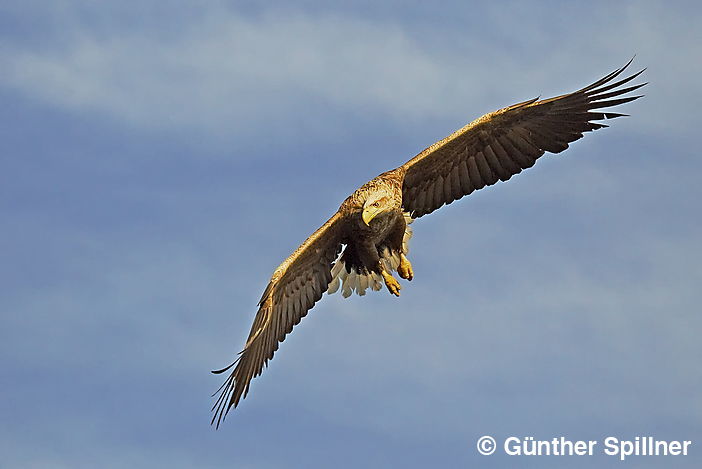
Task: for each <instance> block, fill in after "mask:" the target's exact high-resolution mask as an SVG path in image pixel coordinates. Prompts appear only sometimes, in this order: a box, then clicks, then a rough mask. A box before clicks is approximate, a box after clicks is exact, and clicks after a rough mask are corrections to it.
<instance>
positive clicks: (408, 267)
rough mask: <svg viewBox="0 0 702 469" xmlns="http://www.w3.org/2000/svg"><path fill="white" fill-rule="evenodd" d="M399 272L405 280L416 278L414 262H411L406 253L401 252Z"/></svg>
mask: <svg viewBox="0 0 702 469" xmlns="http://www.w3.org/2000/svg"><path fill="white" fill-rule="evenodd" d="M397 273H398V274H399V275H400V277H402V278H403V279H405V280H410V281H411V280H412V279H413V278H414V271H413V270H412V264H410V261H409V259H407V257H405V255H404V254H400V265H399V266H398V267H397Z"/></svg>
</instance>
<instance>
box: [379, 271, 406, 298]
mask: <svg viewBox="0 0 702 469" xmlns="http://www.w3.org/2000/svg"><path fill="white" fill-rule="evenodd" d="M380 274H381V275H382V276H383V280H385V286H386V287H388V291H390V294H392V295H395V296H400V290H402V287H401V286H400V282H398V281H397V280H395V277H393V276H392V274H390V273H389V272H388V271H387V270H385V269H382V270H381V271H380Z"/></svg>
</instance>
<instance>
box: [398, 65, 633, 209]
mask: <svg viewBox="0 0 702 469" xmlns="http://www.w3.org/2000/svg"><path fill="white" fill-rule="evenodd" d="M632 60H633V59H632ZM630 63H631V60H630V61H629V63H627V64H626V65H625V66H624V67H622V68H620V69H618V70H615V71H614V72H612V73H610V74H609V75H607V76H605V77H604V78H602V79H600V80H598V81H596V82H595V83H593V84H591V85H589V86H586V87H585V88H583V89H581V90H578V91H575V92H573V93H569V94H564V95H562V96H557V97H555V98H551V99H545V100H542V101H539V100H538V98H536V99H532V100H529V101H525V102H523V103H519V104H515V105H513V106H510V107H506V108H504V109H500V110H499V111H495V112H491V113H489V114H486V115H484V116H482V117H480V118H479V119H476V120H475V121H473V122H471V123H470V124H468V125H467V126H465V127H463V128H462V129H460V130H458V131H456V132H454V133H453V134H451V135H449V136H448V137H446V138H445V139H443V140H441V141H439V142H437V143H435V144H434V145H432V146H430V147H429V148H427V149H426V150H424V151H423V152H421V153H420V154H419V155H417V156H415V157H414V158H412V159H411V160H409V161H408V162H407V163H405V164H404V165H403V167H404V169H405V171H406V172H405V178H404V183H403V188H402V199H403V207H404V209H405V210H406V211H408V212H410V213H411V215H412V216H413V217H415V218H417V217H421V216H422V215H426V214H428V213H431V212H433V211H434V210H436V209H438V208H439V207H441V206H442V205H444V204H450V203H451V202H453V201H454V200H458V199H460V198H461V197H463V196H464V195H468V194H470V193H471V192H473V191H474V190H476V189H482V188H483V187H485V186H489V185H491V184H494V183H496V182H497V181H506V180H508V179H509V178H510V177H512V176H513V175H515V174H517V173H519V172H521V171H522V170H523V169H526V168H529V167H531V166H533V165H534V162H535V161H536V159H537V158H539V157H540V156H541V155H543V154H544V152H546V151H549V152H552V153H559V152H561V151H563V150H565V149H566V148H568V144H569V143H570V142H573V141H575V140H577V139H579V138H581V137H582V136H583V132H589V131H591V130H596V129H599V128H602V127H607V125H605V124H600V123H596V122H592V121H598V120H603V119H611V118H615V117H620V116H624V115H625V114H618V113H614V112H593V110H596V109H603V108H609V107H612V106H617V105H619V104H624V103H627V102H629V101H633V100H635V99H637V98H639V97H640V96H628V97H619V98H617V96H620V95H623V94H625V93H628V92H631V91H634V90H636V89H637V88H640V87H642V86H644V85H645V84H646V83H643V84H640V85H636V86H629V87H626V88H623V87H622V85H624V84H625V83H628V82H630V81H631V80H633V79H634V78H636V77H637V76H639V74H641V73H642V72H643V70H641V71H640V72H638V73H636V74H634V75H632V76H629V77H627V78H624V79H623V80H619V81H617V82H615V83H611V82H612V80H614V79H615V78H616V77H617V76H618V75H619V74H621V73H622V72H623V71H624V69H626V68H627V67H628V66H629V64H630Z"/></svg>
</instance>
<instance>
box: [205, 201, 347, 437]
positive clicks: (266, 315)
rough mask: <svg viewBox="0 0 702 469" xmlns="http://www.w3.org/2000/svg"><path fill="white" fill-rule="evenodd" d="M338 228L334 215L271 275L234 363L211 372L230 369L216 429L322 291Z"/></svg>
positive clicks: (215, 418)
mask: <svg viewBox="0 0 702 469" xmlns="http://www.w3.org/2000/svg"><path fill="white" fill-rule="evenodd" d="M344 223H345V220H344V217H343V216H342V215H341V214H340V213H339V212H337V213H336V214H334V216H333V217H331V218H330V219H329V220H328V221H327V222H326V223H325V224H324V225H322V227H321V228H319V229H318V230H317V231H315V232H314V234H312V236H310V237H309V238H307V240H306V241H305V242H304V243H302V245H301V246H300V247H299V248H297V250H295V252H294V253H293V254H292V255H291V256H290V257H288V258H287V259H286V260H285V261H284V262H283V263H282V264H280V266H279V267H278V268H277V269H276V270H275V272H274V273H273V276H272V277H271V281H270V282H269V283H268V286H267V287H266V289H265V291H264V292H263V296H262V297H261V300H260V301H259V303H258V304H259V309H258V313H257V314H256V318H255V319H254V322H253V326H252V327H251V332H250V333H249V338H248V340H247V341H246V345H245V346H244V350H242V351H241V352H240V353H239V357H238V358H237V359H236V361H234V363H232V364H231V365H229V366H228V367H226V368H223V369H221V370H218V371H213V373H216V374H219V373H224V372H225V371H227V370H229V369H230V368H232V367H234V370H233V371H232V372H231V374H230V375H229V377H228V378H227V380H226V381H225V382H224V384H222V386H221V387H220V388H219V390H217V392H216V393H215V395H217V394H219V396H218V398H217V401H216V402H215V404H214V406H213V407H212V410H213V411H214V413H215V414H214V416H213V417H212V423H215V421H216V422H217V427H219V424H220V422H221V421H222V419H223V418H224V417H225V416H226V415H227V413H228V412H229V409H231V408H232V406H233V407H236V406H237V405H238V404H239V400H240V399H242V398H244V397H246V394H247V393H248V391H249V385H250V384H251V380H252V379H253V378H255V377H256V376H258V375H260V374H261V371H262V370H263V365H267V364H268V360H270V359H271V358H273V354H274V353H275V351H276V350H278V346H279V344H280V342H282V341H283V340H285V336H286V335H288V334H289V333H290V332H291V331H292V328H293V326H295V325H297V324H298V323H299V322H300V320H301V319H302V318H303V317H305V316H306V315H307V311H309V310H310V309H311V308H312V307H313V306H314V304H315V303H316V302H317V301H319V299H320V298H321V297H322V294H323V293H324V292H325V291H326V290H327V286H328V285H329V282H330V281H331V269H332V263H333V262H334V260H335V259H336V257H337V255H338V254H339V251H340V249H341V244H342V241H343V238H344V237H343V233H344Z"/></svg>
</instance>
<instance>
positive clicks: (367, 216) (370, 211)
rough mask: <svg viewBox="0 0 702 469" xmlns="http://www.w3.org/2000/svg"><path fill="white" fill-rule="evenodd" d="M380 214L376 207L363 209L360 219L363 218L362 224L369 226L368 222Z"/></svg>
mask: <svg viewBox="0 0 702 469" xmlns="http://www.w3.org/2000/svg"><path fill="white" fill-rule="evenodd" d="M379 212H380V210H379V208H378V207H366V208H364V209H363V213H362V214H361V218H363V223H365V224H366V225H368V226H370V222H371V220H372V219H374V218H375V216H376V215H378V213H379Z"/></svg>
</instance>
